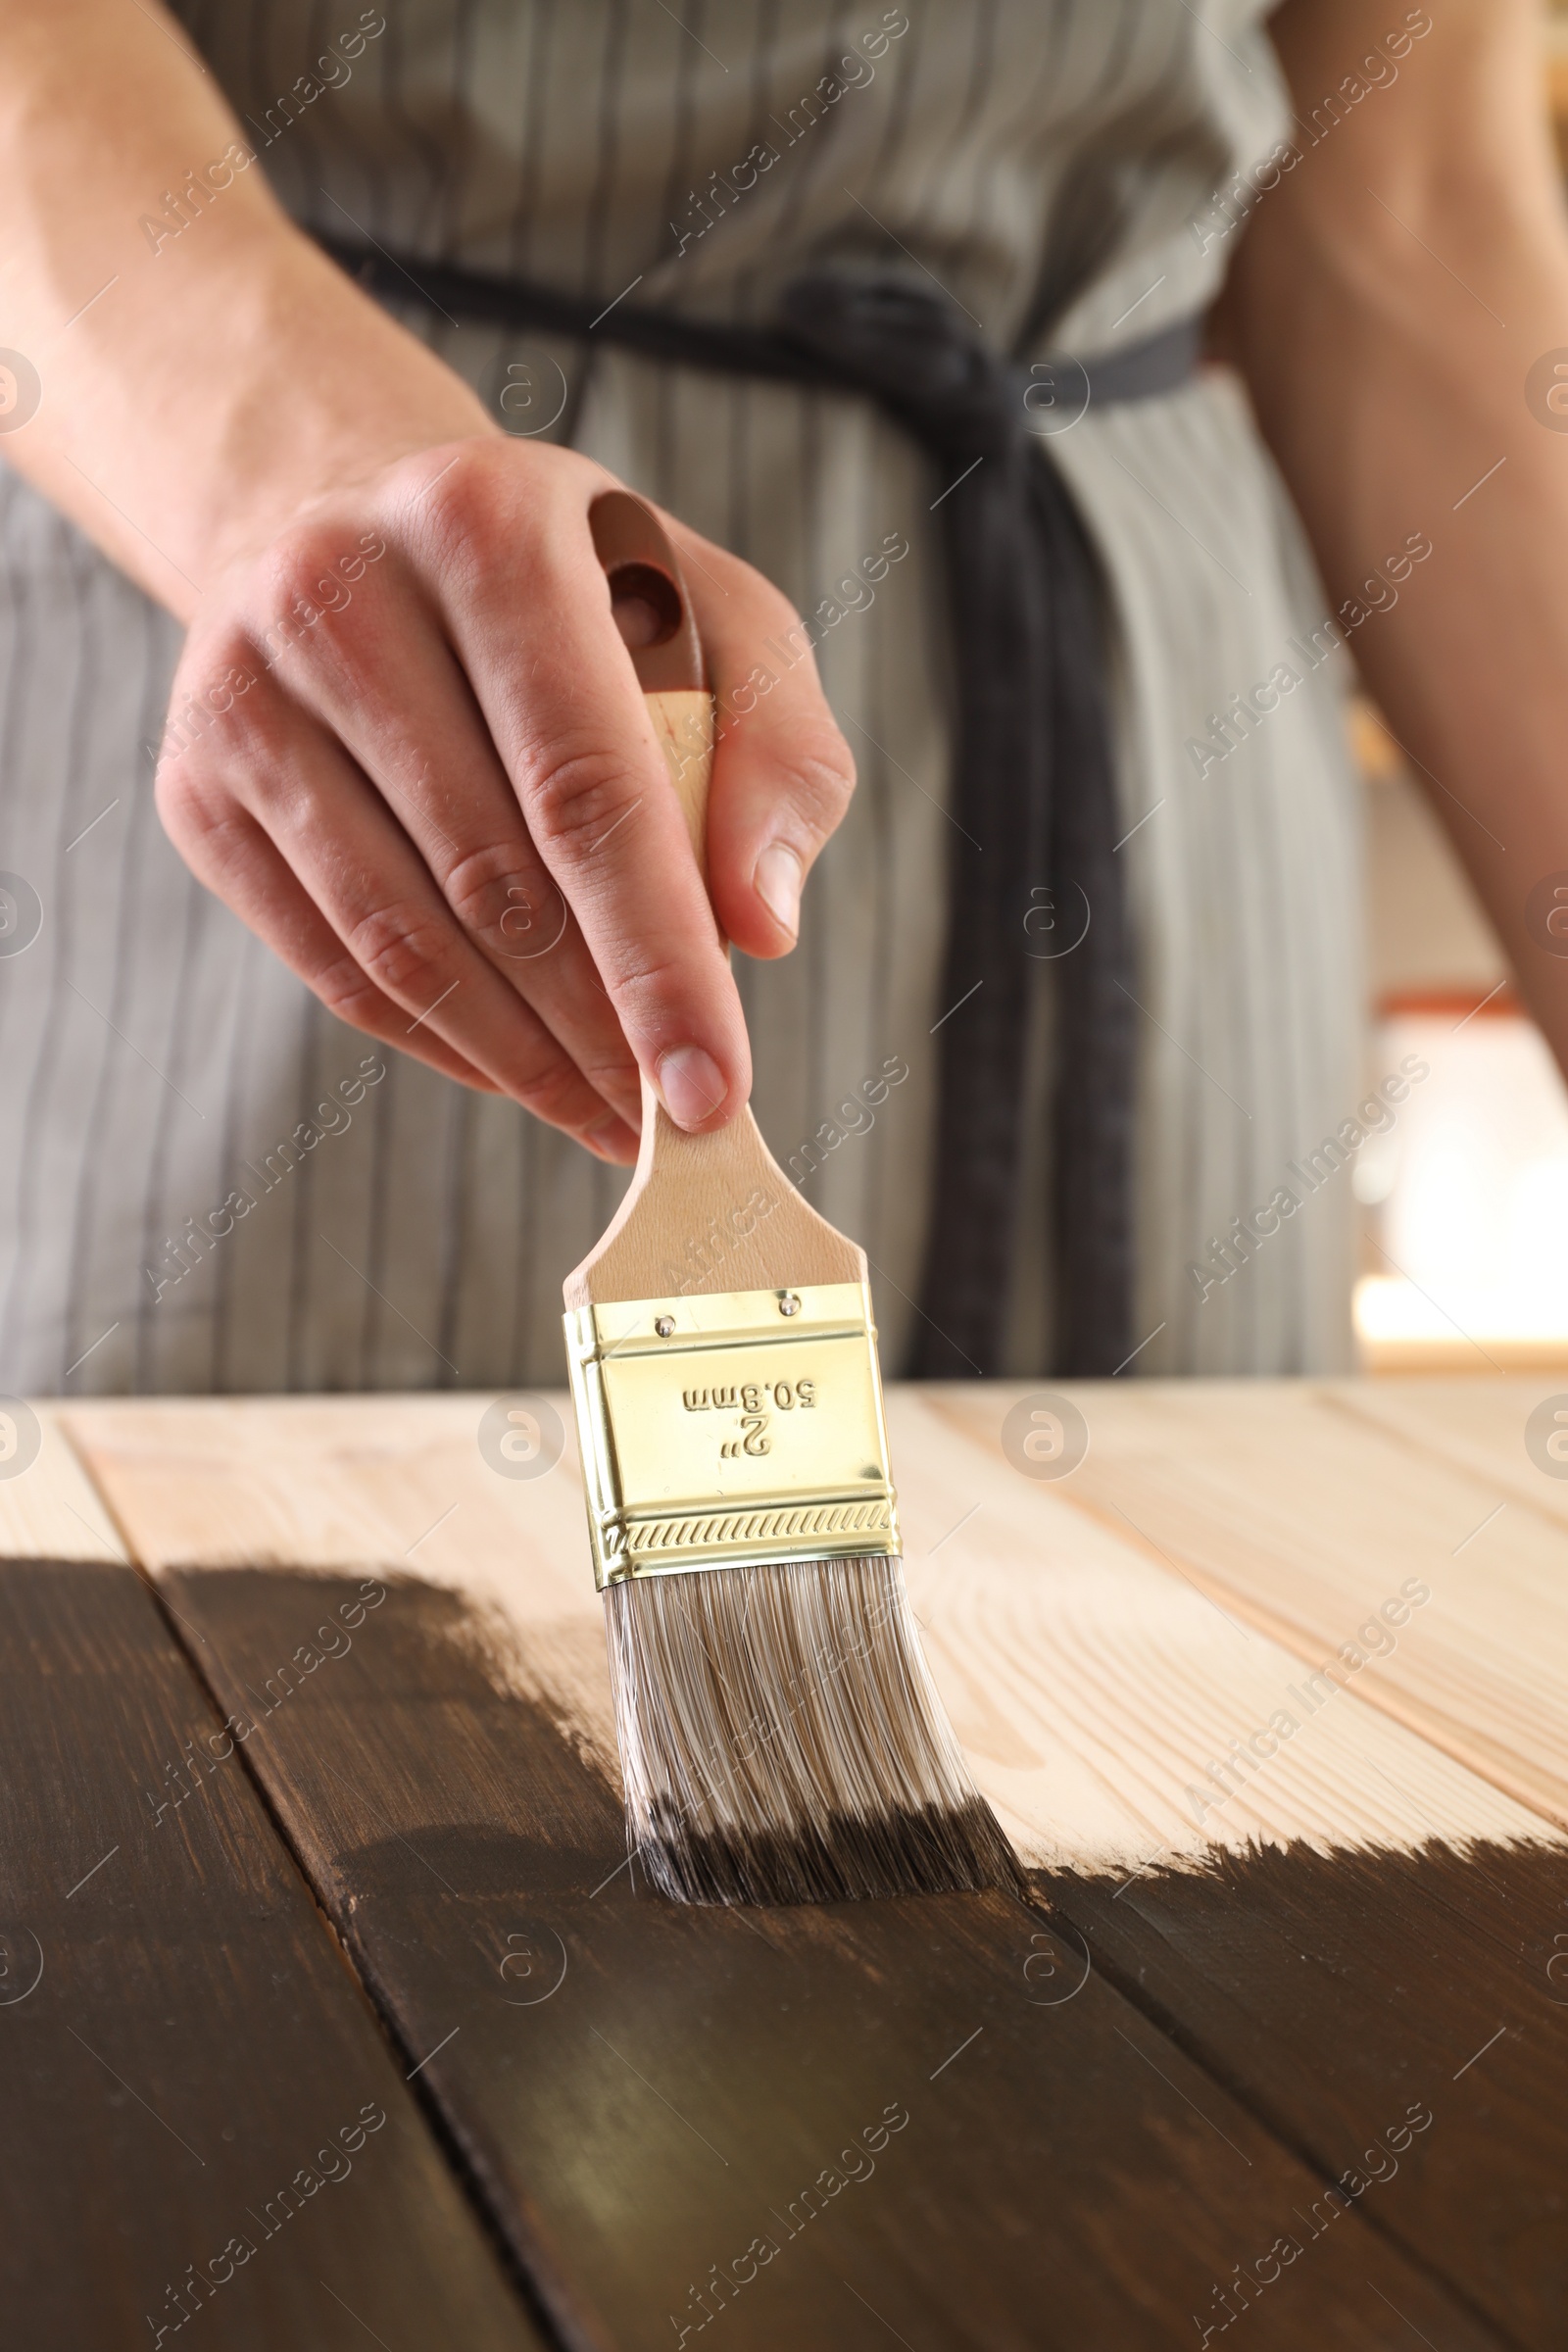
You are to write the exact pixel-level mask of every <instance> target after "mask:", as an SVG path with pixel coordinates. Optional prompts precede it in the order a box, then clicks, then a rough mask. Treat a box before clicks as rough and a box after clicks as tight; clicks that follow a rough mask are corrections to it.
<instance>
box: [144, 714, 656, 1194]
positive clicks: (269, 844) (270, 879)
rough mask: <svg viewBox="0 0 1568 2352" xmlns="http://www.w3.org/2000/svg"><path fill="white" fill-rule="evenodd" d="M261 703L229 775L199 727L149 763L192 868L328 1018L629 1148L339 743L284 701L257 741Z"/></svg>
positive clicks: (597, 1143) (601, 1145)
mask: <svg viewBox="0 0 1568 2352" xmlns="http://www.w3.org/2000/svg"><path fill="white" fill-rule="evenodd" d="M260 715H261V714H260V712H259V711H257V710H256V709H255V708H252V709H251V710H250V711H248V713H247V725H246V729H245V735H244V749H243V764H242V767H241V769H240V772H239V773H238V774H237V775H236V776H234V777H232V778H225V777H224V776H223V775H222V774H221V772H220V771H221V766H222V764H223V760H222V752H221V745H219V744H215V743H212V742H211V741H210V742H209V745H208V746H207V747H206V753H205V758H204V760H202V761H201V762H199V763H198V762H197V761H195V760H193V759H192V757H191V755H190V754H188V753H187V754H186V755H185V756H184V758H183V759H176V760H172V761H166V762H165V764H164V765H163V766H162V767H161V768H160V771H159V779H158V804H159V810H160V813H161V815H162V816H163V819H164V823H165V825H166V827H167V829H168V831H169V833H170V836H171V838H172V841H173V842H174V845H175V847H176V848H177V849H178V850H179V852H180V854H181V856H182V857H183V858H185V861H186V863H187V864H188V865H189V866H190V867H191V870H192V871H193V872H194V873H195V874H196V875H197V877H198V879H199V880H201V881H203V882H205V883H206V884H207V885H208V887H209V888H210V889H212V890H213V891H214V892H215V893H216V894H217V895H218V896H219V897H220V898H221V899H222V900H223V901H224V903H225V904H226V905H228V906H229V907H232V908H233V910H234V911H235V913H237V914H238V915H239V916H240V917H241V919H242V920H243V921H244V922H246V923H248V924H249V926H250V927H251V929H252V930H254V931H255V932H256V933H257V934H258V935H259V936H260V937H261V938H262V939H264V940H266V941H267V943H268V945H269V946H270V947H271V948H272V950H273V952H274V953H275V954H276V955H278V956H280V957H281V959H282V960H283V961H284V962H285V963H287V964H288V965H289V967H290V969H291V970H293V971H295V972H297V973H298V974H299V975H300V977H301V978H302V979H303V980H304V981H305V982H306V983H307V985H308V986H309V987H310V988H311V989H312V990H313V991H314V992H315V994H316V995H317V996H318V997H319V999H320V1000H321V1002H322V1003H323V1004H324V1005H326V1006H327V1008H328V1010H329V1011H331V1012H334V1013H336V1014H337V1015H338V1017H339V1018H340V1019H342V1020H345V1021H348V1022H351V1023H352V1024H353V1025H354V1026H355V1027H357V1028H361V1029H364V1030H366V1031H367V1032H368V1034H369V1035H371V1036H374V1037H376V1038H379V1039H381V1040H383V1041H384V1042H385V1043H386V1044H388V1045H391V1046H395V1047H397V1048H398V1049H399V1050H400V1051H402V1052H404V1053H410V1054H416V1055H417V1057H418V1058H419V1059H421V1060H424V1061H427V1062H429V1063H430V1064H431V1065H432V1066H433V1067H434V1068H437V1069H440V1070H443V1071H444V1072H445V1073H446V1074H447V1075H448V1076H451V1077H456V1078H459V1079H462V1080H465V1081H466V1083H468V1084H477V1085H479V1086H481V1087H483V1088H485V1089H487V1090H488V1091H491V1092H496V1093H506V1094H509V1095H511V1096H512V1097H513V1098H514V1099H515V1101H517V1102H519V1103H524V1104H525V1105H526V1106H527V1107H528V1108H530V1109H532V1110H535V1111H537V1113H538V1114H539V1115H540V1116H541V1117H543V1118H546V1119H548V1120H550V1121H551V1123H552V1124H553V1125H556V1126H559V1127H562V1128H564V1129H565V1130H566V1132H567V1133H569V1134H572V1135H574V1136H575V1137H576V1138H577V1139H578V1140H579V1141H580V1142H582V1143H584V1144H585V1145H586V1146H587V1147H588V1149H589V1150H591V1151H593V1152H597V1153H598V1154H599V1156H600V1157H602V1158H607V1159H615V1160H622V1161H624V1160H628V1159H631V1158H633V1157H635V1154H636V1146H637V1138H636V1135H635V1133H634V1132H633V1131H632V1129H631V1128H630V1127H629V1126H628V1125H627V1124H626V1122H625V1121H624V1120H623V1119H621V1118H620V1117H619V1116H618V1114H617V1113H616V1112H615V1111H613V1109H612V1108H611V1107H610V1106H609V1105H608V1104H607V1103H605V1101H604V1099H603V1098H602V1097H601V1096H600V1095H599V1094H598V1093H597V1091H596V1090H595V1089H594V1087H593V1086H592V1085H590V1083H589V1081H588V1079H587V1078H586V1077H585V1076H584V1075H583V1074H582V1072H581V1071H580V1070H579V1069H577V1068H576V1067H575V1065H574V1064H573V1063H572V1061H571V1059H570V1057H569V1056H568V1055H567V1054H565V1053H564V1051H563V1050H562V1048H561V1047H560V1045H559V1044H558V1043H557V1041H556V1040H555V1039H554V1038H553V1037H552V1036H551V1034H550V1032H549V1031H548V1029H546V1028H545V1026H544V1024H543V1023H542V1022H540V1021H539V1020H538V1019H537V1018H536V1016H535V1015H534V1014H533V1013H532V1012H531V1011H530V1010H529V1008H528V1007H527V1006H526V1005H522V1004H521V1003H520V1002H519V1001H518V999H517V998H516V996H515V993H514V992H513V991H512V990H511V989H509V988H508V986H507V984H506V983H505V982H504V981H503V980H502V979H501V978H500V976H499V975H498V974H497V973H496V972H495V971H494V969H493V968H492V967H491V965H490V964H489V963H488V962H487V961H486V959H485V958H484V957H483V956H480V955H479V953H478V952H477V950H476V949H474V948H473V947H472V945H471V944H470V943H469V942H468V941H467V940H466V939H465V938H464V936H463V934H462V932H461V930H460V929H459V927H458V925H457V923H456V921H455V919H454V918H453V916H452V915H451V912H450V910H449V909H448V908H447V907H445V905H444V903H443V902H442V899H441V897H440V894H439V892H438V891H437V890H436V888H435V886H434V884H433V882H432V881H431V878H430V876H429V874H428V872H427V871H426V869H425V868H424V866H423V863H422V861H421V860H420V859H419V858H418V857H417V853H416V852H415V850H414V849H413V847H412V846H411V844H410V843H409V841H408V839H407V837H406V836H404V835H403V834H401V832H400V831H399V829H398V828H397V827H396V826H395V825H394V824H393V822H392V821H391V819H390V817H389V816H388V814H387V812H386V810H385V809H384V807H383V806H382V804H381V803H380V802H379V800H378V799H377V797H376V796H375V795H374V794H373V793H372V792H371V790H370V788H369V787H368V784H367V783H366V782H365V780H364V779H363V778H362V777H360V776H359V775H357V774H356V772H355V771H354V769H353V767H352V766H351V764H350V762H349V761H348V760H346V758H345V757H344V755H343V754H342V752H341V751H340V750H339V749H338V747H337V746H336V745H335V744H331V743H328V742H326V741H325V740H324V739H321V738H320V737H319V735H316V734H315V733H314V730H310V729H309V722H308V721H305V720H304V719H303V718H298V717H295V716H293V714H291V713H288V712H287V711H283V712H281V713H279V714H277V720H276V724H275V726H274V728H273V730H272V731H271V738H270V741H269V731H268V729H267V728H266V727H265V726H263V725H260V724H259V723H258V721H259V718H260ZM284 745H286V754H285V752H284V749H283V747H284ZM460 997H461V998H463V999H465V1000H466V1002H465V1005H464V1009H463V1012H462V1015H461V1017H460V1016H459V1015H458V1014H457V1012H456V1010H455V1006H456V1005H457V1001H458V999H459V998H460Z"/></svg>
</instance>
